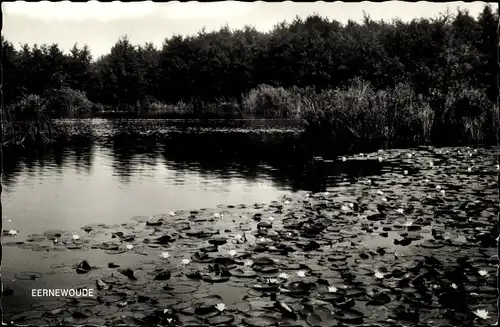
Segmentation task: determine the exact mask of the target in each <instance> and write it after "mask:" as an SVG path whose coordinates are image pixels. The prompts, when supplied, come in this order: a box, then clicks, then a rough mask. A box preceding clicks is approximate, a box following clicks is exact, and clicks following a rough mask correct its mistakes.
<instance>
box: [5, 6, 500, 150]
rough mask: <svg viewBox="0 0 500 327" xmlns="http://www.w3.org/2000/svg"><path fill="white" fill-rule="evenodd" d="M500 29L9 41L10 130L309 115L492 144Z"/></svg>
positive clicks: (313, 125) (383, 130) (327, 124)
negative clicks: (98, 120)
mask: <svg viewBox="0 0 500 327" xmlns="http://www.w3.org/2000/svg"><path fill="white" fill-rule="evenodd" d="M498 23H499V19H498V13H495V12H494V11H493V9H492V8H491V7H490V6H485V8H484V10H483V11H482V13H481V14H480V15H479V16H478V17H477V18H475V17H472V16H471V15H470V14H469V13H467V12H466V11H460V10H459V11H458V12H457V13H453V14H452V13H445V14H442V15H440V16H439V17H435V18H429V19H415V20H413V21H411V22H403V21H400V20H393V21H391V22H386V21H373V20H372V19H370V18H369V17H365V19H364V21H363V23H356V22H353V21H350V22H348V23H347V24H341V23H339V22H337V21H332V20H329V19H326V18H323V17H321V16H319V15H314V16H310V17H307V18H306V19H300V18H296V19H295V20H294V21H292V22H283V23H280V24H277V25H276V26H275V27H274V29H273V30H272V31H269V32H267V33H263V32H259V31H257V30H256V29H254V28H252V27H245V28H244V29H242V30H231V29H230V28H229V27H227V26H226V27H223V28H221V29H220V30H219V31H214V32H207V31H205V30H202V31H200V32H199V33H198V34H197V35H192V36H187V37H183V36H179V35H175V36H172V37H171V38H167V39H165V41H164V43H163V47H162V48H161V49H157V48H155V47H154V46H153V45H152V44H150V43H146V44H145V45H140V46H135V45H133V44H131V43H130V41H129V40H128V39H127V37H126V36H125V37H122V38H120V39H119V40H118V41H117V43H116V44H115V45H114V46H113V47H112V48H111V50H110V52H109V54H107V55H105V56H102V57H100V58H92V56H91V52H90V50H89V48H88V47H87V46H78V45H75V46H74V47H73V49H71V51H70V52H69V53H64V52H63V51H61V49H60V48H59V47H58V45H57V44H52V45H34V46H32V47H30V46H28V45H23V46H22V47H21V48H18V49H16V48H15V47H14V46H13V44H12V43H11V42H9V41H8V40H6V39H5V38H4V37H3V36H2V63H3V95H4V97H3V105H4V108H5V111H4V113H5V115H4V116H5V121H6V122H7V129H6V132H7V133H9V127H10V128H12V130H11V131H12V133H14V132H13V130H14V125H16V124H17V125H16V126H18V127H19V126H20V125H22V124H24V122H26V121H40V120H42V117H44V118H45V119H49V118H61V117H84V116H89V115H98V114H99V113H101V114H102V113H103V112H109V111H118V112H128V113H133V114H142V115H144V114H149V115H160V114H167V115H168V114H171V115H195V116H196V115H198V116H203V115H207V114H214V115H230V116H232V117H241V116H242V115H260V116H263V117H266V118H273V117H293V118H302V119H304V122H305V124H306V126H308V127H309V129H310V130H315V131H316V132H317V133H320V134H322V135H327V136H328V137H332V136H333V137H334V138H341V137H343V138H345V137H347V138H357V139H366V138H369V139H373V138H386V139H391V138H397V137H418V138H423V139H426V140H430V139H434V138H438V137H444V136H448V137H450V138H451V139H456V138H457V137H459V138H460V139H467V140H474V141H481V140H484V139H487V138H492V137H495V136H496V133H495V131H496V128H497V126H498V116H497V112H498V107H497V104H496V101H497V100H496V97H497V95H498V88H497V75H498V71H499V67H498V63H497V47H498V34H497V29H498ZM47 124H48V123H47ZM30 126H31V125H30ZM23 128H27V127H23ZM30 128H31V127H30ZM42 128H44V127H40V126H38V127H37V128H36V130H37V133H38V130H39V129H42Z"/></svg>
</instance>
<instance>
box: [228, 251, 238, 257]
mask: <svg viewBox="0 0 500 327" xmlns="http://www.w3.org/2000/svg"><path fill="white" fill-rule="evenodd" d="M228 253H229V255H230V256H232V257H234V256H235V255H236V253H237V252H236V250H229V251H228Z"/></svg>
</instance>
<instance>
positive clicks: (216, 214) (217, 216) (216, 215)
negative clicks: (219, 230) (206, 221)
mask: <svg viewBox="0 0 500 327" xmlns="http://www.w3.org/2000/svg"><path fill="white" fill-rule="evenodd" d="M214 217H215V218H221V217H222V214H220V213H218V212H216V213H214Z"/></svg>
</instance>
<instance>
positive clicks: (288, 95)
mask: <svg viewBox="0 0 500 327" xmlns="http://www.w3.org/2000/svg"><path fill="white" fill-rule="evenodd" d="M242 105H243V110H244V111H245V112H246V113H248V114H253V115H257V116H263V117H265V118H276V117H297V116H298V115H299V113H300V109H301V108H300V96H299V94H294V93H292V92H290V91H288V90H285V89H284V88H283V87H273V86H269V85H265V84H263V85H259V86H258V87H257V88H256V89H252V90H250V92H249V93H247V94H246V95H243V96H242Z"/></svg>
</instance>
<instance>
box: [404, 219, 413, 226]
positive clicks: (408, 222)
mask: <svg viewBox="0 0 500 327" xmlns="http://www.w3.org/2000/svg"><path fill="white" fill-rule="evenodd" d="M404 225H405V226H406V227H410V226H411V225H413V220H407V221H405V223H404Z"/></svg>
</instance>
